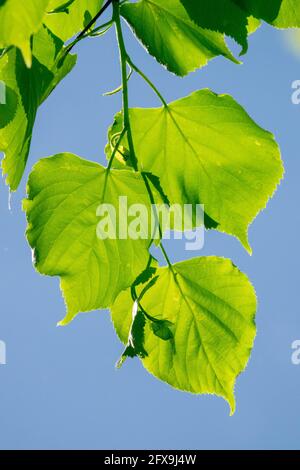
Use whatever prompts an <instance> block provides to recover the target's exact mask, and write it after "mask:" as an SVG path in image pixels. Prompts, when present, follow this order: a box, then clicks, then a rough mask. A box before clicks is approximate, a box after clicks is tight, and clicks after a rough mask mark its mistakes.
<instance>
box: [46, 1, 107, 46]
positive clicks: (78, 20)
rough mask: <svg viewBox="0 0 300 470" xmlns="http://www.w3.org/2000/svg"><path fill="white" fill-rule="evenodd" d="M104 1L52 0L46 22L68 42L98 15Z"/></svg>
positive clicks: (58, 35) (56, 33) (57, 34)
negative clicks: (67, 0) (69, 0)
mask: <svg viewBox="0 0 300 470" xmlns="http://www.w3.org/2000/svg"><path fill="white" fill-rule="evenodd" d="M102 4H103V0H75V1H72V2H67V3H66V1H65V0H64V1H63V0H51V1H50V4H49V7H48V12H50V13H49V14H48V15H47V16H46V18H45V20H44V22H45V24H46V26H47V27H48V28H49V29H50V30H51V31H52V32H53V33H54V34H55V35H56V36H57V37H59V38H60V39H62V40H63V41H67V40H68V39H70V38H72V37H73V36H74V35H75V34H77V33H79V32H80V31H81V30H82V29H83V28H84V27H85V26H86V25H87V24H88V23H89V22H90V20H91V19H92V18H93V17H94V16H95V15H96V13H97V12H98V11H99V10H100V8H101V6H102Z"/></svg>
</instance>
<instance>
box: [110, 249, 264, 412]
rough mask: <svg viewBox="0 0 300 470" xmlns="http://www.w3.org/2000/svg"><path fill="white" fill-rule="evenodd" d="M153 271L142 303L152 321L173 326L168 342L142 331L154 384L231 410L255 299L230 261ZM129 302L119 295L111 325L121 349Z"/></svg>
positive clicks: (127, 297)
mask: <svg viewBox="0 0 300 470" xmlns="http://www.w3.org/2000/svg"><path fill="white" fill-rule="evenodd" d="M173 270H174V273H175V277H174V275H173V273H172V271H171V270H170V269H169V268H160V269H158V270H157V274H158V276H159V277H158V280H157V281H156V283H155V284H154V285H153V286H152V287H151V289H149V290H148V291H147V292H146V293H145V295H144V296H143V299H142V301H141V303H142V306H143V308H144V309H145V310H146V311H147V313H149V314H150V315H152V316H153V317H155V318H157V319H160V320H165V321H167V322H171V323H172V334H173V338H172V337H170V338H169V339H167V338H166V337H165V338H160V337H159V336H157V335H156V334H155V333H154V331H153V326H152V322H151V321H146V325H145V327H144V342H143V345H144V349H145V351H147V356H146V357H144V358H143V359H142V362H143V365H144V366H145V368H146V369H147V370H148V371H149V372H151V373H152V374H153V375H155V376H156V377H157V378H159V379H161V380H163V381H164V382H167V383H168V384H170V385H172V386H173V387H175V388H178V389H180V390H184V391H188V392H192V393H198V394H207V393H209V394H211V393H213V394H215V395H219V396H221V397H223V398H225V399H226V400H227V401H228V402H229V404H230V408H231V412H232V413H233V412H234V409H235V399H234V384H235V380H236V378H237V376H238V375H239V374H240V373H241V372H242V371H243V370H244V368H245V367H246V364H247V362H248V359H249V356H250V352H251V349H252V346H253V341H254V338H255V331H256V330H255V312H256V296H255V292H254V289H253V287H252V285H251V284H250V282H249V281H248V279H247V277H246V276H245V275H244V274H242V273H241V272H240V271H239V270H238V269H237V268H236V267H235V266H233V264H232V263H231V261H230V260H226V259H223V258H216V257H203V258H196V259H193V260H188V261H184V262H181V263H177V264H175V265H174V266H173ZM131 310H132V299H131V296H130V293H129V292H128V291H126V292H122V293H121V294H120V295H119V297H118V298H117V300H116V302H115V304H114V305H113V307H112V319H113V323H114V326H115V328H116V331H117V333H118V335H119V337H120V339H121V340H122V342H123V343H125V344H126V343H127V338H128V332H129V329H130V325H131Z"/></svg>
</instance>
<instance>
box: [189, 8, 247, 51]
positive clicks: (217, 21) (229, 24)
mask: <svg viewBox="0 0 300 470" xmlns="http://www.w3.org/2000/svg"><path fill="white" fill-rule="evenodd" d="M180 1H181V3H182V4H183V6H184V8H185V9H186V11H187V12H188V14H189V16H190V18H191V19H192V20H193V21H194V22H195V23H196V24H197V25H198V26H201V28H206V29H210V30H212V31H218V32H219V33H222V34H226V35H227V36H231V37H232V38H233V39H235V40H236V42H238V43H239V44H240V45H241V46H242V53H245V52H246V51H247V49H248V43H247V36H248V28H247V26H248V20H247V15H246V13H245V11H244V10H243V9H242V8H240V7H239V5H237V4H236V2H235V0H209V1H195V0H180Z"/></svg>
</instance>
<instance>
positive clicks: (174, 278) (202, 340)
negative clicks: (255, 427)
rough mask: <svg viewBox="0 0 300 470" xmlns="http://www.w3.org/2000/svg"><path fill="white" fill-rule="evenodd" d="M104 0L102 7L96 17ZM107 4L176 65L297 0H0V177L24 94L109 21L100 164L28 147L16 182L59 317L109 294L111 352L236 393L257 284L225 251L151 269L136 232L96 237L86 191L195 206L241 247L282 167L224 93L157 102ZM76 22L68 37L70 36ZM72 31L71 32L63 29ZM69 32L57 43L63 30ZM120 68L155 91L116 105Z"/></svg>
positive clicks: (286, 22) (96, 198)
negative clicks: (39, 155) (109, 108)
mask: <svg viewBox="0 0 300 470" xmlns="http://www.w3.org/2000/svg"><path fill="white" fill-rule="evenodd" d="M110 5H111V6H112V18H111V20H110V21H108V22H107V23H105V24H104V25H101V26H98V27H96V26H95V22H96V20H97V19H98V18H99V17H100V16H101V13H102V12H103V11H104V10H106V9H107V7H109V6H110ZM122 17H123V18H124V19H125V20H126V22H127V23H128V24H129V26H130V27H131V29H132V30H133V32H134V33H135V35H136V36H137V38H138V40H140V41H141V43H143V45H144V46H145V47H146V49H147V50H148V52H149V53H150V54H151V55H152V56H154V57H155V58H156V59H157V61H158V62H160V63H161V64H163V65H164V66H165V67H166V68H167V69H168V70H169V71H170V72H173V73H175V74H177V75H179V76H184V75H186V74H188V73H189V72H191V71H194V70H195V69H197V68H201V67H203V66H204V65H206V64H207V62H208V61H209V60H210V59H212V58H214V57H216V56H223V57H224V58H225V59H229V60H231V61H233V62H236V63H239V60H238V59H237V58H236V57H235V56H234V55H233V53H232V52H231V51H230V49H229V48H228V46H227V44H226V36H230V37H232V38H233V39H234V40H235V41H236V42H237V43H238V44H239V45H240V46H241V54H245V53H246V51H247V48H248V36H249V34H250V33H253V32H254V31H255V30H256V29H257V28H258V27H259V25H260V23H261V22H262V21H265V22H268V23H269V24H271V25H273V26H276V27H279V28H281V27H282V28H287V27H300V2H299V1H298V0H139V1H137V2H133V1H122V2H121V1H118V0H111V1H108V2H106V3H105V4H104V2H103V1H102V0H69V1H67V0H26V2H20V1H19V0H0V24H1V29H0V49H1V57H0V80H1V81H2V82H4V83H5V85H6V103H5V104H1V105H0V150H1V151H3V152H4V153H5V157H4V159H3V161H2V169H3V174H4V175H5V176H6V182H7V184H8V185H9V187H10V190H12V191H14V190H16V189H17V188H18V185H19V183H20V180H21V178H22V175H23V173H24V169H25V166H26V163H27V159H28V155H29V150H30V142H31V137H32V130H33V126H34V121H35V118H36V113H37V110H38V107H39V106H40V105H41V104H42V103H43V101H44V100H45V99H46V98H47V97H48V96H49V94H50V93H51V92H52V91H53V90H54V88H55V87H56V86H57V85H58V84H59V82H60V81H61V80H63V78H64V77H65V76H66V75H67V74H68V73H69V72H70V71H71V70H72V68H73V67H74V65H75V63H76V56H75V55H73V54H71V53H70V52H71V49H72V48H73V47H74V45H75V44H76V43H77V42H78V41H79V40H81V39H84V38H85V37H90V36H100V35H102V34H103V33H105V32H106V31H107V30H108V29H109V28H110V27H111V26H112V25H115V27H116V32H117V38H118V44H119V49H120V57H121V70H122V89H121V90H122V92H123V109H122V111H121V112H120V113H119V114H118V115H117V116H116V117H115V119H114V122H113V124H112V126H111V128H110V129H109V132H108V137H109V142H108V145H107V147H106V149H105V152H106V155H107V158H108V160H109V163H108V165H107V167H106V168H105V167H103V166H101V165H99V164H96V163H93V162H91V161H88V160H86V159H82V158H79V157H78V156H75V155H72V154H67V153H64V154H59V155H55V156H52V157H49V158H46V159H42V160H40V161H39V162H38V163H37V164H36V165H35V166H34V168H33V170H32V172H31V174H30V176H29V180H28V185H27V187H28V197H27V199H26V200H25V202H24V210H25V211H26V215H27V219H28V229H27V237H28V241H29V244H30V246H31V247H32V249H33V251H34V255H35V257H34V258H35V259H34V260H35V266H36V268H37V270H38V271H39V272H40V273H42V274H47V275H49V276H59V277H60V280H61V289H62V292H63V295H64V298H65V302H66V306H67V314H66V317H65V318H64V320H63V321H62V322H61V324H63V325H65V324H67V323H69V322H70V321H71V320H73V318H74V317H75V316H76V315H77V314H78V313H79V312H87V311H91V310H95V309H102V308H110V309H111V312H112V319H113V323H114V326H115V329H116V331H117V334H118V335H119V337H120V339H121V340H122V341H123V343H124V344H125V349H124V353H123V355H122V357H121V359H120V361H119V364H121V363H122V362H123V361H124V360H125V359H126V357H128V356H130V357H134V356H138V357H139V358H140V359H141V361H142V362H143V364H144V366H145V368H146V369H148V370H149V371H150V372H151V373H152V374H154V375H155V376H156V377H158V378H159V379H161V380H163V381H165V382H167V383H169V384H170V385H172V386H174V387H176V388H178V389H181V390H186V391H190V392H193V393H213V394H216V395H219V396H222V397H224V398H225V399H226V400H227V401H228V402H229V404H230V407H231V411H232V412H233V410H234V407H235V400H234V383H235V380H236V377H237V376H238V375H239V373H240V372H241V371H243V369H244V368H245V366H246V364H247V361H248V359H249V356H250V352H251V349H252V346H253V341H254V337H255V312H256V296H255V292H254V289H253V287H252V285H251V283H250V282H249V280H248V279H247V277H246V276H245V275H244V274H242V273H241V272H240V271H239V270H238V269H237V267H235V266H234V265H233V264H232V262H231V261H230V260H226V259H223V258H217V257H200V258H194V259H190V260H188V261H184V262H181V263H176V264H174V265H172V264H171V263H170V261H169V259H168V257H167V255H166V253H165V250H164V247H163V245H162V243H161V241H160V243H159V244H160V246H161V249H162V251H163V253H164V254H165V257H166V260H167V266H166V267H159V266H158V264H157V262H156V261H155V260H154V259H153V258H152V256H151V255H150V254H149V249H150V247H151V245H152V243H153V240H152V238H151V236H149V238H148V239H137V240H133V239H116V240H112V239H107V240H100V239H99V238H98V237H97V234H96V226H97V222H98V220H97V217H96V211H97V207H98V206H99V204H100V203H110V204H114V205H117V202H118V198H119V196H123V195H126V196H127V197H128V203H129V204H134V203H136V202H139V203H143V204H145V206H149V208H150V205H151V204H152V203H153V201H155V200H157V199H160V200H161V199H162V200H163V201H164V202H167V203H168V204H170V203H171V204H181V205H182V204H186V203H188V204H194V205H195V204H205V218H204V221H205V226H206V228H208V229H216V230H219V231H221V232H225V233H227V234H230V235H233V236H235V237H236V238H237V239H239V240H240V241H241V243H242V244H243V245H244V247H245V248H246V249H247V250H248V251H249V252H250V251H251V248H250V245H249V241H248V227H249V224H251V222H252V221H253V220H254V218H255V217H256V215H257V214H258V213H259V212H260V211H261V210H262V209H263V208H264V207H265V206H266V204H267V201H268V199H269V198H270V197H271V196H272V195H273V193H274V191H275V189H276V187H277V185H278V183H279V182H280V180H281V178H282V176H283V166H282V162H281V158H280V151H279V148H278V146H277V144H276V142H275V140H274V138H273V136H272V134H270V133H269V132H267V131H265V130H263V129H261V128H260V127H259V126H258V125H257V124H256V123H255V122H254V121H253V120H252V119H251V118H250V117H249V116H248V114H247V113H246V111H245V110H244V109H243V108H242V107H241V106H240V105H239V104H238V103H237V102H236V101H235V100H234V99H233V98H232V97H231V96H228V95H216V94H215V93H213V92H212V91H210V90H207V89H205V90H198V91H195V92H194V93H192V94H191V95H190V96H187V97H184V98H182V99H179V100H177V101H175V102H172V103H166V101H165V100H164V98H163V97H162V95H161V94H160V93H159V92H158V90H157V89H156V87H155V86H154V85H153V84H152V82H151V81H150V80H149V79H148V78H147V77H146V76H145V75H144V73H143V72H142V71H141V70H140V69H139V68H138V67H137V66H136V65H135V64H134V63H133V61H132V59H131V58H130V57H129V55H128V53H127V50H126V46H125V44H124V39H123V34H122ZM78 33H80V34H79V35H78V36H76V34H78ZM74 38H75V39H74ZM70 41H71V42H70ZM128 68H130V69H131V70H132V71H135V72H137V73H138V74H140V75H141V77H142V78H144V79H145V80H146V81H147V83H148V84H149V85H150V86H151V87H152V88H153V90H154V91H155V92H156V93H157V95H158V96H159V98H160V99H161V101H162V106H161V107H160V108H154V109H143V108H139V109H130V108H129V105H128V80H129V75H130V74H129V75H128Z"/></svg>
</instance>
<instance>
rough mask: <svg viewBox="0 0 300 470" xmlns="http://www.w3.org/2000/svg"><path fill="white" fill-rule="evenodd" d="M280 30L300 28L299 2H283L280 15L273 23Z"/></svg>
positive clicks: (288, 0)
mask: <svg viewBox="0 0 300 470" xmlns="http://www.w3.org/2000/svg"><path fill="white" fill-rule="evenodd" d="M272 24H273V25H274V26H276V27H278V28H299V27H300V3H299V0H282V3H281V6H280V10H279V13H278V15H277V17H276V18H275V19H274V20H273V21H272Z"/></svg>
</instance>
